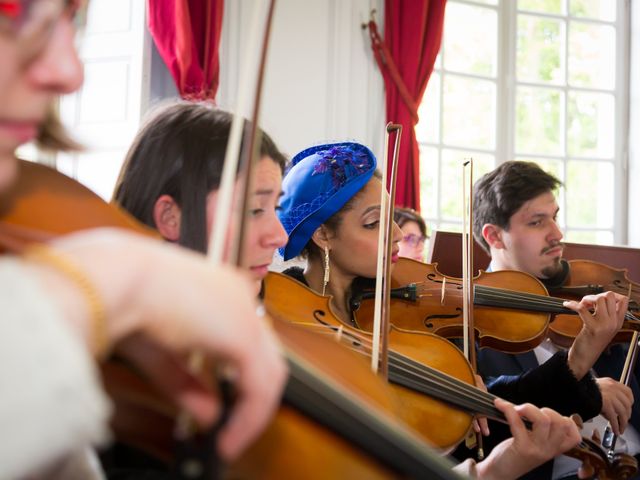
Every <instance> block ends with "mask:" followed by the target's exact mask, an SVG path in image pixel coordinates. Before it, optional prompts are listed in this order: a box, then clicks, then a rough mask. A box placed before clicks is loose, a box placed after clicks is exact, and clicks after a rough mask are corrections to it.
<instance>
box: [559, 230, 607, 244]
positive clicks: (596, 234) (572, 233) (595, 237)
mask: <svg viewBox="0 0 640 480" xmlns="http://www.w3.org/2000/svg"><path fill="white" fill-rule="evenodd" d="M564 239H565V241H567V242H574V243H592V244H594V245H613V232H612V231H610V230H605V231H602V230H601V231H584V230H569V231H568V232H567V234H566V235H565V237H564Z"/></svg>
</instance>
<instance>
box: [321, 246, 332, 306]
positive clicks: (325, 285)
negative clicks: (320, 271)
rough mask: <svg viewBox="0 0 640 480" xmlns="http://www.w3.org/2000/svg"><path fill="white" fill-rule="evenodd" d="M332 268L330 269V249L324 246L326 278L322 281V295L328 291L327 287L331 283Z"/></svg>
mask: <svg viewBox="0 0 640 480" xmlns="http://www.w3.org/2000/svg"><path fill="white" fill-rule="evenodd" d="M330 270H331V269H330V268H329V249H328V248H327V246H326V245H325V246H324V278H323V279H322V295H324V292H325V291H326V289H327V285H328V283H329V272H330Z"/></svg>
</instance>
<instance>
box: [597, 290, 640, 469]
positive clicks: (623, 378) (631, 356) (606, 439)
mask: <svg viewBox="0 0 640 480" xmlns="http://www.w3.org/2000/svg"><path fill="white" fill-rule="evenodd" d="M631 289H632V285H631V283H629V291H628V293H627V297H629V299H631ZM639 341H640V335H638V331H637V330H635V331H634V332H633V336H632V337H631V342H630V343H629V351H628V352H627V357H626V359H625V361H624V366H623V367H622V373H621V374H620V383H622V384H623V385H626V386H627V387H628V386H629V383H631V378H632V377H633V370H634V368H635V365H636V362H637V360H638V348H639V345H638V342H639ZM617 441H618V435H616V434H615V433H613V430H612V428H611V422H609V423H608V424H607V426H606V428H605V429H604V434H603V435H602V446H603V447H604V448H606V449H607V456H608V457H609V459H612V458H613V457H614V455H615V448H616V442H617Z"/></svg>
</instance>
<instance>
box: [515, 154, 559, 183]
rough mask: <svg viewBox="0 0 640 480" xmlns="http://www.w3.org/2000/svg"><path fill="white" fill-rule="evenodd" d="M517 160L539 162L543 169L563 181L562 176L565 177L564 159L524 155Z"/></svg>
mask: <svg viewBox="0 0 640 480" xmlns="http://www.w3.org/2000/svg"><path fill="white" fill-rule="evenodd" d="M516 160H520V161H522V162H533V163H537V164H538V165H539V166H540V168H541V169H542V170H544V171H545V172H547V173H549V174H551V175H553V176H554V177H556V178H557V179H558V180H560V181H561V182H562V181H563V180H562V177H564V171H563V170H564V169H563V164H562V160H555V159H553V160H552V159H542V158H524V157H519V158H516Z"/></svg>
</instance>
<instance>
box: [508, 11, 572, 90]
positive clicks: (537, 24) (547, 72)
mask: <svg viewBox="0 0 640 480" xmlns="http://www.w3.org/2000/svg"><path fill="white" fill-rule="evenodd" d="M564 26H565V22H564V21H561V20H552V19H549V18H541V17H535V16H531V15H518V40H517V42H518V44H517V59H516V74H517V78H518V80H520V81H528V82H544V83H555V84H558V83H564V54H563V51H564V48H563V43H564V36H565V35H564Z"/></svg>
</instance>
